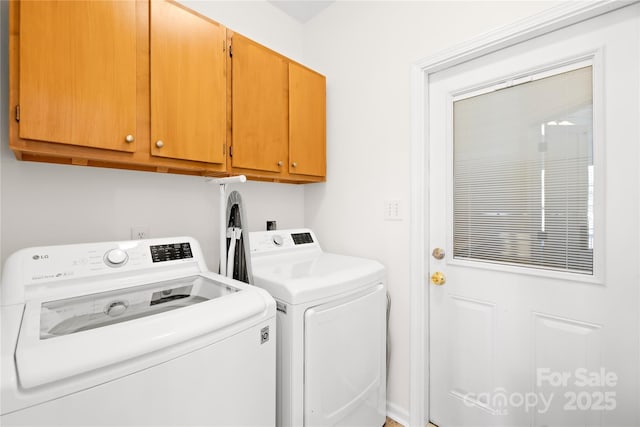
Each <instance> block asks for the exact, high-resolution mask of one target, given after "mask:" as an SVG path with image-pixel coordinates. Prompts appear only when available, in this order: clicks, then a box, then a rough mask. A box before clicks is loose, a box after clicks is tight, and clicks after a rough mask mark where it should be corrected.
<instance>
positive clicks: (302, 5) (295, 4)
mask: <svg viewBox="0 0 640 427" xmlns="http://www.w3.org/2000/svg"><path fill="white" fill-rule="evenodd" d="M334 2H335V0H325V1H320V0H290V1H285V0H269V3H271V4H272V5H274V6H275V7H277V8H278V9H280V10H282V11H283V12H284V13H286V14H287V15H289V16H291V17H292V18H293V19H295V20H297V21H298V22H301V23H303V24H304V23H305V22H307V21H309V20H310V19H311V18H313V17H314V16H316V15H317V14H318V13H320V12H321V11H323V10H324V9H325V8H326V7H327V6H329V5H330V4H331V3H334Z"/></svg>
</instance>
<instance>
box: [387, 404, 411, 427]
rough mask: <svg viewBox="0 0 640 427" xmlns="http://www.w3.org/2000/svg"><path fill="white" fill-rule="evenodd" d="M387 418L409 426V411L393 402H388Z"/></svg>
mask: <svg viewBox="0 0 640 427" xmlns="http://www.w3.org/2000/svg"><path fill="white" fill-rule="evenodd" d="M387 416H388V417H389V418H391V419H392V420H393V421H396V422H398V423H400V424H402V425H403V426H405V427H407V426H409V411H408V410H407V409H405V408H402V407H400V406H399V405H396V404H395V403H392V402H387Z"/></svg>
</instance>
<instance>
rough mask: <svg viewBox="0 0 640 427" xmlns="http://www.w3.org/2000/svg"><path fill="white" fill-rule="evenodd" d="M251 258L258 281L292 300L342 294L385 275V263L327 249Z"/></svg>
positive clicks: (262, 285) (273, 294) (272, 293)
mask: <svg viewBox="0 0 640 427" xmlns="http://www.w3.org/2000/svg"><path fill="white" fill-rule="evenodd" d="M251 261H252V264H253V265H252V267H253V278H254V281H255V285H256V286H260V287H261V288H264V289H266V290H267V291H269V293H270V294H271V295H272V296H273V297H274V298H276V299H279V300H281V301H284V302H287V303H289V304H302V303H306V302H309V301H314V300H317V299H320V298H325V297H331V296H334V295H339V294H342V293H345V292H349V291H351V290H354V289H359V288H362V287H364V286H367V285H369V284H371V283H372V282H374V281H380V280H383V278H384V267H383V266H382V264H380V263H379V262H377V261H374V260H370V259H365V258H357V257H351V256H346V255H336V254H330V253H326V252H314V253H311V254H299V255H294V254H288V255H287V256H267V257H259V258H258V257H254V258H252V260H251Z"/></svg>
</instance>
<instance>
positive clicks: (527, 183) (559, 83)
mask: <svg viewBox="0 0 640 427" xmlns="http://www.w3.org/2000/svg"><path fill="white" fill-rule="evenodd" d="M592 73H593V69H592V66H583V67H582V68H578V69H574V70H571V71H567V72H561V73H557V74H555V75H549V73H547V75H546V76H545V77H542V78H538V79H534V78H532V79H530V81H528V82H526V83H522V84H518V85H513V86H511V87H507V88H500V89H497V90H493V91H490V92H487V91H485V92H484V93H481V94H476V95H473V96H467V97H466V98H465V97H458V98H457V99H455V100H454V102H453V170H454V183H453V253H454V258H456V259H464V260H470V261H479V262H489V263H499V264H509V265H516V266H525V267H534V268H542V269H551V270H560V271H566V272H574V273H581V274H588V275H592V274H593V245H594V204H593V200H594V199H593V195H594V173H595V171H594V163H593V84H592V80H593V79H592Z"/></svg>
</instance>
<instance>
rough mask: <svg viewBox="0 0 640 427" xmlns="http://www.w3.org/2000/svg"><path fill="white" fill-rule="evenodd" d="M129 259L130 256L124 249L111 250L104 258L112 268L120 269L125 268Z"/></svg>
mask: <svg viewBox="0 0 640 427" xmlns="http://www.w3.org/2000/svg"><path fill="white" fill-rule="evenodd" d="M128 259H129V255H127V253H126V252H125V251H123V250H122V249H111V250H110V251H109V252H107V253H106V255H105V256H104V260H105V261H106V263H107V265H109V266H111V267H120V266H123V265H124V264H125V263H126V262H127V260H128Z"/></svg>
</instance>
